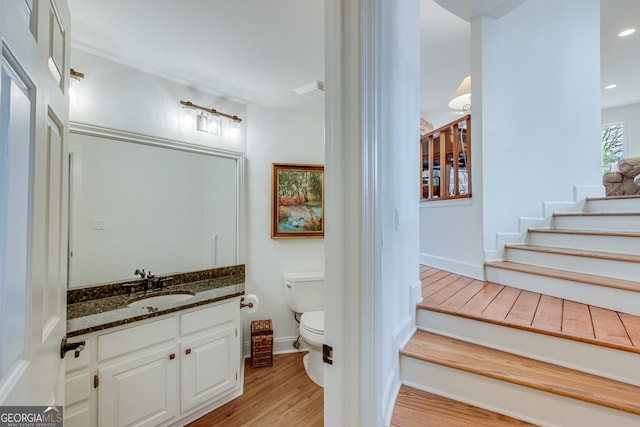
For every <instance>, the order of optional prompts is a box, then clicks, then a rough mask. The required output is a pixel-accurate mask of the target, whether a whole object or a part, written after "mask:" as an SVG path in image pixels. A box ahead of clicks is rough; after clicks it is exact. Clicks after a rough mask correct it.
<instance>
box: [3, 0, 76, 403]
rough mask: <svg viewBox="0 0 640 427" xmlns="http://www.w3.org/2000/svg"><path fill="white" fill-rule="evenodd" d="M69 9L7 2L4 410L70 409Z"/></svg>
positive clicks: (40, 0)
mask: <svg viewBox="0 0 640 427" xmlns="http://www.w3.org/2000/svg"><path fill="white" fill-rule="evenodd" d="M69 22H70V17H69V9H68V7H67V4H66V0H0V39H1V40H2V41H1V53H0V405H48V406H49V405H63V404H64V362H63V360H62V359H61V358H60V341H61V339H62V337H63V336H64V334H65V330H66V287H65V286H66V275H67V264H66V253H67V247H66V246H67V219H66V218H67V209H68V207H67V202H66V200H67V173H66V171H67V162H68V159H67V135H68V130H67V122H68V110H69V103H68V88H69Z"/></svg>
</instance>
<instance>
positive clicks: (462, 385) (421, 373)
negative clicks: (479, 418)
mask: <svg viewBox="0 0 640 427" xmlns="http://www.w3.org/2000/svg"><path fill="white" fill-rule="evenodd" d="M400 371H401V375H402V378H403V383H404V384H406V385H408V386H411V387H415V388H418V389H422V390H425V391H429V392H431V393H435V394H439V395H442V396H445V397H448V398H451V399H454V400H458V401H461V402H465V403H468V404H470V405H473V406H478V407H481V408H485V409H488V410H490V411H494V412H498V413H502V414H505V415H508V416H511V417H514V418H518V419H521V420H524V421H528V422H531V423H534V424H537V425H541V426H558V427H560V426H561V427H602V426H616V427H637V426H638V425H640V417H639V416H637V415H632V414H629V413H626V412H621V411H616V410H613V409H610V408H605V407H602V406H598V405H593V404H590V403H585V402H582V401H579V400H575V399H570V398H566V397H563V396H559V395H556V394H551V393H546V392H543V391H539V390H535V389H531V388H527V387H523V386H519V385H516V384H511V383H507V382H504V381H499V380H494V379H492V378H488V377H484V376H480V375H475V374H471V373H467V372H464V371H460V370H457V369H452V368H448V367H445V366H441V365H436V364H433V363H428V362H422V361H419V360H416V359H412V358H409V357H404V356H403V357H401V359H400ZM542 408H544V409H542Z"/></svg>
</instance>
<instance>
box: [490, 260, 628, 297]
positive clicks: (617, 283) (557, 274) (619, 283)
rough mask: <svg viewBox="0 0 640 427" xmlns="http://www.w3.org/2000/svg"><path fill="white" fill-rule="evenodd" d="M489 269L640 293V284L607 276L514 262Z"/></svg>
mask: <svg viewBox="0 0 640 427" xmlns="http://www.w3.org/2000/svg"><path fill="white" fill-rule="evenodd" d="M485 266H487V267H495V268H502V269H505V270H512V271H519V272H522V273H529V274H537V275H540V276H545V277H553V278H555V279H565V280H571V281H574V282H581V283H588V284H591V285H597V286H604V287H608V288H615V289H622V290H626V291H633V292H640V282H635V281H632V280H624V279H614V278H611V277H606V276H597V275H594V274H586V273H579V272H576V271H568V270H561V269H557V268H548V267H540V266H537V265H531V264H522V263H518V262H513V261H495V262H487V263H485Z"/></svg>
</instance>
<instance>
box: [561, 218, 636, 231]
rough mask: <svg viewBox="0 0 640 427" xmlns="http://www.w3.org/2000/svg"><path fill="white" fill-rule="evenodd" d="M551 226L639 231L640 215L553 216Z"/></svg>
mask: <svg viewBox="0 0 640 427" xmlns="http://www.w3.org/2000/svg"><path fill="white" fill-rule="evenodd" d="M551 228H558V229H565V230H611V231H613V230H615V231H640V215H638V216H626V215H621V216H618V215H607V216H576V215H570V216H554V217H553V219H552V220H551Z"/></svg>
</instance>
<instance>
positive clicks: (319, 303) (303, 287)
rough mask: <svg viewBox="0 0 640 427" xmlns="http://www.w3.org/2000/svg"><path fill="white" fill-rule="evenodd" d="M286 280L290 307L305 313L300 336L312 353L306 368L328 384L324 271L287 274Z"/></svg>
mask: <svg viewBox="0 0 640 427" xmlns="http://www.w3.org/2000/svg"><path fill="white" fill-rule="evenodd" d="M283 279H284V296H285V300H286V301H287V304H288V305H289V308H291V310H293V311H295V312H296V313H301V314H302V316H300V336H301V337H302V339H303V340H304V341H305V342H306V343H307V345H308V346H309V354H307V355H305V356H304V359H303V360H304V369H305V371H307V375H309V378H311V380H313V382H314V383H316V384H318V385H319V386H320V387H324V366H323V364H322V363H323V362H322V344H323V343H324V273H322V272H313V273H285V274H284V275H283Z"/></svg>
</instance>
